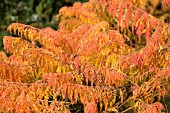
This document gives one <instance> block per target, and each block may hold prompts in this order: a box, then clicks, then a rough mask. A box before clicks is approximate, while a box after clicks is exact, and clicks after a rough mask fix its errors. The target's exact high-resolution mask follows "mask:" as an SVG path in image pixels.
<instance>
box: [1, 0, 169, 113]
mask: <svg viewBox="0 0 170 113" xmlns="http://www.w3.org/2000/svg"><path fill="white" fill-rule="evenodd" d="M164 2H165V0H164ZM165 5H168V1H167V3H165ZM140 7H141V8H143V9H144V10H146V9H145V6H144V5H143V6H142V4H141V3H140V0H138V1H136V2H133V1H131V0H89V2H85V3H80V2H76V3H74V4H73V6H70V7H68V6H65V7H62V8H61V9H60V11H59V14H57V15H56V18H57V19H59V20H60V23H59V29H58V30H57V31H55V30H53V29H52V28H49V27H47V28H43V29H40V28H36V27H33V26H30V25H26V24H22V23H12V24H10V25H9V26H8V28H7V31H8V32H10V33H11V34H14V35H15V36H17V37H13V36H4V37H3V43H4V49H5V51H6V52H7V53H8V54H9V57H6V55H5V54H3V53H0V56H1V57H0V72H1V73H0V100H1V101H0V110H1V111H3V112H17V113H19V112H26V113H31V112H63V113H70V112H73V113H75V112H77V113H82V112H84V113H98V112H99V113H100V112H101V113H104V112H115V113H119V112H120V113H125V112H138V113H160V112H163V113H164V112H168V106H167V105H166V104H165V101H164V97H165V96H168V95H169V94H170V92H169V90H168V88H169V87H170V84H169V82H170V79H169V78H170V24H169V23H165V22H164V21H162V20H160V19H157V18H156V17H154V16H152V15H150V14H149V13H147V12H145V11H144V10H141V9H140ZM165 7H166V6H165ZM167 7H168V6H167ZM166 22H167V21H166Z"/></svg>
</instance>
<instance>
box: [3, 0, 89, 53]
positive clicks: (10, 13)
mask: <svg viewBox="0 0 170 113" xmlns="http://www.w3.org/2000/svg"><path fill="white" fill-rule="evenodd" d="M86 1H88V0H0V51H2V50H3V42H2V39H3V36H4V35H9V34H8V33H7V32H6V28H7V27H8V26H9V25H10V24H11V23H12V22H20V23H24V24H29V25H32V26H35V27H38V28H43V27H47V26H49V27H52V28H54V29H57V26H58V20H56V18H55V15H56V14H57V13H58V11H59V9H60V8H61V7H63V6H72V5H73V3H74V2H86Z"/></svg>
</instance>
